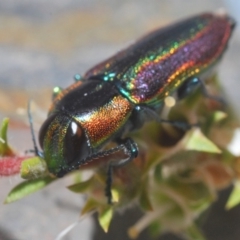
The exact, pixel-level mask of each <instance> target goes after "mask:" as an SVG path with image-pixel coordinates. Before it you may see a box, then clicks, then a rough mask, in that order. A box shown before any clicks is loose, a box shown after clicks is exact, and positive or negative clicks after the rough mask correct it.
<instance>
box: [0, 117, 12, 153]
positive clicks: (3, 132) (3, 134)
mask: <svg viewBox="0 0 240 240" xmlns="http://www.w3.org/2000/svg"><path fill="white" fill-rule="evenodd" d="M8 123H9V119H8V118H4V119H3V121H2V125H1V128H0V156H11V155H14V153H13V151H12V149H11V148H10V147H9V145H8V141H7V130H8Z"/></svg>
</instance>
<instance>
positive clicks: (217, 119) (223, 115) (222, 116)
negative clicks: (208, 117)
mask: <svg viewBox="0 0 240 240" xmlns="http://www.w3.org/2000/svg"><path fill="white" fill-rule="evenodd" d="M227 116H228V115H227V113H225V112H222V111H215V112H214V113H213V122H214V123H216V122H220V121H222V120H223V119H225V118H226V117H227Z"/></svg>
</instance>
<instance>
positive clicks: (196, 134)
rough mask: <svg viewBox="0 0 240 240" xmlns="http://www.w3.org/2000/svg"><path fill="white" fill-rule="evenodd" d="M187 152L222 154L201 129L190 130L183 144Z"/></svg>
mask: <svg viewBox="0 0 240 240" xmlns="http://www.w3.org/2000/svg"><path fill="white" fill-rule="evenodd" d="M181 143H182V144H183V147H184V149H185V150H195V151H200V152H210V153H221V152H222V151H221V149H219V148H218V147H217V146H216V145H215V144H214V143H213V142H212V141H210V140H209V139H208V138H207V137H206V136H205V135H204V134H203V133H202V132H201V130H200V129H199V128H193V129H192V130H190V131H189V132H188V133H187V134H186V136H185V137H184V139H183V140H182V142H181Z"/></svg>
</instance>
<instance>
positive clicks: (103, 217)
mask: <svg viewBox="0 0 240 240" xmlns="http://www.w3.org/2000/svg"><path fill="white" fill-rule="evenodd" d="M112 216H113V208H112V207H111V206H107V207H104V208H103V209H102V210H101V211H100V213H99V214H98V221H99V224H100V225H101V227H102V229H103V230H104V232H107V231H108V228H109V225H110V223H111V220H112Z"/></svg>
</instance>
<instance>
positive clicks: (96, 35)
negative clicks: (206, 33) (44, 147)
mask: <svg viewBox="0 0 240 240" xmlns="http://www.w3.org/2000/svg"><path fill="white" fill-rule="evenodd" d="M220 8H221V9H225V10H226V11H227V12H229V13H230V15H232V16H233V17H234V18H235V19H236V20H237V22H239V23H240V2H239V1H237V0H225V1H224V0H192V1H186V0H150V1H146V0H121V1H118V0H101V1H97V0H78V1H77V0H52V1H47V0H34V1H32V0H21V1H18V0H8V1H0V120H1V119H2V118H3V117H5V116H8V117H10V118H11V124H10V137H9V141H10V142H11V143H12V145H14V147H15V148H16V149H17V150H18V151H22V152H24V151H25V150H27V149H31V148H32V142H31V136H30V131H29V128H28V125H27V116H26V106H27V101H28V100H29V99H32V100H33V101H34V104H33V115H34V124H35V129H36V133H37V132H38V129H39V127H40V125H41V123H42V122H43V121H44V119H45V118H46V114H47V109H48V107H49V105H50V102H51V89H52V88H53V87H54V86H61V87H66V86H68V85H70V84H71V83H72V82H73V76H74V75H75V74H76V73H80V74H81V73H82V74H84V72H85V71H87V70H88V69H89V68H90V67H92V66H94V65H95V64H97V63H99V62H100V61H102V60H104V59H105V58H107V57H109V56H110V55H112V54H114V53H116V52H117V51H118V50H120V49H122V48H124V47H126V46H128V45H129V44H131V43H132V42H133V40H136V39H137V38H139V37H140V36H142V35H143V34H146V33H147V32H149V31H151V30H153V29H155V28H158V27H161V26H164V25H166V24H168V23H171V22H173V21H177V20H178V19H181V18H185V17H188V16H190V15H194V14H197V13H201V12H205V11H216V10H218V9H220ZM239 25H240V24H239ZM239 67H240V26H237V28H236V30H235V32H234V35H233V37H232V39H231V42H230V45H229V49H228V51H227V52H226V54H225V56H224V59H223V61H222V63H221V66H220V67H219V75H220V80H221V82H222V86H223V89H224V91H225V93H226V95H227V98H228V99H229V102H230V103H231V104H232V105H233V106H234V108H235V109H236V113H238V112H239V110H240V106H239V101H240V95H239V86H240V84H239V73H240V69H239ZM35 108H37V109H38V111H36V113H35V112H34V109H35ZM19 181H20V179H19V178H18V177H15V178H13V177H11V178H0V200H1V202H3V201H4V198H5V197H6V195H7V193H8V192H9V191H10V189H11V188H12V187H14V186H15V185H16V184H17V183H18V182H19ZM67 184H68V179H62V180H61V181H58V182H57V183H53V184H52V185H50V186H49V187H47V188H46V189H44V190H43V191H40V192H38V193H36V194H33V195H31V196H29V197H27V198H25V199H22V200H20V201H18V202H16V203H13V204H10V205H3V204H1V205H0V240H10V239H11V240H27V239H45V240H48V239H54V238H55V237H56V236H57V234H58V233H59V232H61V231H62V230H63V229H64V228H66V227H67V226H68V225H70V224H71V223H73V222H74V221H76V220H77V219H78V216H79V212H80V210H81V206H82V205H83V202H84V199H83V198H82V197H80V196H79V195H76V194H74V193H72V192H70V191H68V190H67V189H66V188H65V186H67ZM228 192H229V189H227V190H226V191H224V192H222V193H221V194H220V199H219V201H218V202H216V204H214V205H213V207H212V208H211V209H210V210H209V211H208V213H207V215H206V219H205V220H206V221H204V224H203V231H204V233H205V235H206V236H207V239H209V240H221V239H222V240H223V239H228V240H235V239H239V238H240V237H239V236H240V230H239V227H238V224H239V222H240V209H239V208H235V209H232V210H231V211H229V212H225V211H224V203H225V201H226V198H227V194H228ZM140 215H141V213H140V212H139V211H138V210H137V209H132V210H126V211H125V212H124V213H122V214H119V216H116V217H115V219H114V221H113V224H112V225H111V227H110V234H109V235H108V236H107V235H105V234H104V233H103V232H102V230H101V229H100V228H99V226H98V225H97V224H95V222H96V221H95V220H94V219H91V218H88V219H86V220H84V221H83V222H81V224H79V225H78V226H77V227H76V228H75V229H74V230H73V231H71V232H70V233H69V234H68V235H67V236H66V237H64V238H63V239H69V240H70V239H83V240H90V239H113V238H114V239H115V240H116V239H119V240H123V239H124V240H125V239H126V240H127V239H128V238H127V235H126V232H127V227H129V226H130V225H132V224H133V223H134V222H135V220H136V219H137V218H138V217H139V216H140ZM139 239H145V240H146V239H150V237H149V236H148V233H147V232H144V233H143V234H142V235H141V236H140V238H139ZM159 239H163V240H164V239H165V240H170V239H171V240H174V239H175V240H176V239H180V238H178V237H176V236H173V235H171V234H166V235H164V236H162V237H161V238H159Z"/></svg>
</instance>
